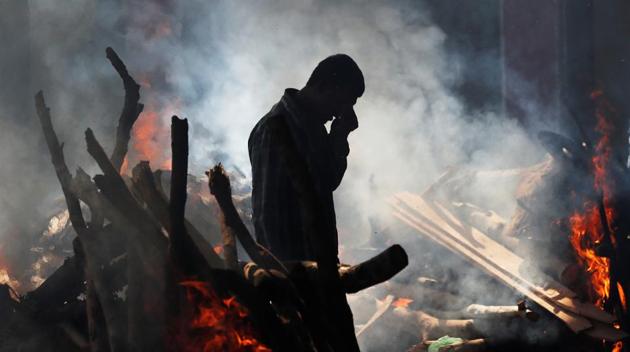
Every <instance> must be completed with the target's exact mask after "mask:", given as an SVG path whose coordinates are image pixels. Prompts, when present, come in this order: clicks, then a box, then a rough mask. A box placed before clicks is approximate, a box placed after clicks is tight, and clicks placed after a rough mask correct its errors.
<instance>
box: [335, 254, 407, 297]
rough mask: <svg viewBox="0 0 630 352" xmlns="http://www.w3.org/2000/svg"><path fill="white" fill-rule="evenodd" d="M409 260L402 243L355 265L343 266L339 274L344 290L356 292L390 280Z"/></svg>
mask: <svg viewBox="0 0 630 352" xmlns="http://www.w3.org/2000/svg"><path fill="white" fill-rule="evenodd" d="M408 263H409V260H408V258H407V253H406V252H405V250H404V249H403V248H402V247H401V246H400V245H397V244H395V245H393V246H391V247H389V248H387V249H386V250H385V251H383V252H382V253H380V254H379V255H377V256H375V257H373V258H371V259H369V260H367V261H365V262H363V263H360V264H357V265H354V266H350V267H348V266H341V267H340V269H339V275H340V278H341V283H342V285H343V288H344V291H345V292H346V293H356V292H359V291H361V290H363V289H366V288H368V287H371V286H374V285H377V284H380V283H381V282H384V281H386V280H389V279H390V278H392V277H393V276H394V275H396V274H398V273H399V272H400V271H401V270H403V269H404V268H405V267H406V266H407V264H408Z"/></svg>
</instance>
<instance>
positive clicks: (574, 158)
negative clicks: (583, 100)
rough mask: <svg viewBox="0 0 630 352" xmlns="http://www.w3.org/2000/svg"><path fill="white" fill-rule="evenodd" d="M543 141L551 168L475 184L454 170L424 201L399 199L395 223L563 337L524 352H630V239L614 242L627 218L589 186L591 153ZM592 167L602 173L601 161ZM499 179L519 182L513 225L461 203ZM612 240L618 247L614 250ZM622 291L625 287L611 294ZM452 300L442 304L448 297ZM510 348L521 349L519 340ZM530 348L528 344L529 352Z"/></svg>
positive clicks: (546, 135)
mask: <svg viewBox="0 0 630 352" xmlns="http://www.w3.org/2000/svg"><path fill="white" fill-rule="evenodd" d="M539 137H540V139H541V141H542V142H543V144H546V147H547V150H548V151H549V152H550V154H551V156H549V157H548V158H547V160H545V161H544V162H542V163H540V164H538V165H535V166H533V167H530V168H527V169H521V170H503V171H500V172H479V173H478V174H476V175H475V173H474V172H459V171H456V170H455V171H454V170H449V171H448V172H447V173H445V174H444V175H443V176H442V177H441V178H440V179H439V180H438V181H437V182H436V183H435V184H434V185H433V186H431V187H430V188H429V189H428V190H427V191H426V192H425V193H424V194H422V195H418V194H411V193H399V194H396V195H394V196H393V197H392V198H390V199H389V203H390V206H391V209H392V211H393V216H394V218H395V219H397V220H396V223H397V224H398V225H400V226H402V227H403V228H406V229H407V230H408V231H410V232H411V233H412V235H415V236H420V237H422V238H424V239H426V240H428V241H429V242H430V243H429V244H428V245H429V246H433V247H436V246H437V247H439V248H440V249H442V250H445V251H447V252H449V253H450V254H451V255H455V256H458V257H460V258H462V259H463V260H465V261H466V262H467V263H468V264H469V265H471V266H474V267H476V268H478V269H480V270H481V271H483V272H485V273H486V274H487V275H489V276H490V277H492V278H494V279H495V281H496V282H498V283H500V284H501V285H502V286H504V287H507V288H509V289H511V290H512V291H514V292H517V293H518V294H519V295H521V297H523V298H524V301H522V302H521V303H520V304H519V305H520V307H521V308H523V306H522V303H524V302H526V308H527V310H526V309H520V311H521V314H523V313H524V312H525V311H528V312H529V309H531V312H532V313H534V314H535V315H536V316H538V318H541V319H542V320H546V321H547V322H546V323H544V324H543V326H547V327H551V326H554V325H555V326H556V327H557V328H560V330H558V331H560V334H559V335H558V336H555V337H554V338H552V339H547V341H542V342H543V344H542V345H538V346H536V347H535V348H534V347H533V346H531V345H530V346H529V349H528V348H525V350H531V349H535V350H556V351H557V350H567V351H615V352H618V351H622V350H623V349H624V348H625V346H624V345H625V344H624V343H623V342H622V341H623V340H625V339H627V337H628V334H627V333H626V332H625V331H624V330H625V328H624V326H625V325H623V324H624V322H625V320H626V319H627V310H626V309H627V307H626V303H625V294H624V289H623V288H624V285H623V282H624V280H625V278H624V277H623V276H621V273H622V272H623V271H621V270H620V269H619V268H616V270H617V271H616V272H615V267H614V265H615V261H614V260H615V258H616V256H618V255H621V253H623V252H622V250H623V247H622V246H623V245H624V243H623V242H624V240H625V239H624V238H623V237H616V238H617V239H615V237H613V236H614V235H613V234H611V233H612V232H614V230H618V229H619V227H618V226H620V225H619V224H623V220H615V218H616V217H618V215H617V214H616V213H615V211H613V210H614V209H613V208H614V205H613V204H615V203H613V201H611V197H610V195H606V196H605V197H602V193H599V194H598V192H597V191H598V188H599V192H601V189H602V188H603V189H604V190H605V191H608V192H610V189H609V188H606V187H593V186H592V185H590V186H589V181H588V180H589V179H590V180H592V179H593V176H592V175H590V172H591V169H589V168H588V165H589V164H590V163H591V161H590V160H588V158H591V155H590V154H586V158H585V157H584V156H580V154H579V153H580V152H583V150H580V149H582V148H585V147H584V146H577V145H579V143H575V142H572V141H570V140H569V139H568V138H566V137H562V136H559V135H557V134H553V133H550V132H543V133H541V135H540V136H539ZM602 140H604V141H607V139H606V138H602ZM598 145H601V141H600V143H598ZM576 146H577V147H576ZM585 159H586V160H585ZM592 160H593V163H595V162H596V160H598V158H597V155H596V157H593V158H592ZM598 170H599V169H598V168H595V171H596V172H597V171H598ZM497 176H499V177H502V178H513V179H518V187H517V188H516V202H517V205H518V206H517V208H516V211H515V212H514V213H513V215H512V218H511V219H504V218H502V217H501V216H499V215H497V214H496V213H495V212H493V211H490V210H487V209H484V208H483V207H479V206H476V205H473V204H471V203H467V202H466V201H465V200H464V201H463V202H462V201H461V200H460V199H457V198H458V196H462V194H463V193H465V192H463V191H462V189H464V188H466V187H470V184H471V183H472V180H473V179H474V178H476V177H479V178H484V177H487V178H493V182H496V177H497ZM589 177H590V178H589ZM585 179H586V181H585ZM595 179H596V180H597V179H598V177H595ZM601 180H602V177H601V175H600V177H599V182H602V181H601ZM590 182H593V181H590ZM596 182H597V181H596ZM608 182H611V181H610V180H608ZM593 188H594V190H593ZM575 190H577V191H575ZM585 199H586V200H585ZM598 199H599V205H598ZM603 199H605V201H604V200H603ZM615 201H616V202H619V200H618V199H616V200H615ZM616 204H619V203H616ZM583 209H587V211H586V215H585V216H584V215H582V214H581V213H580V211H583ZM600 209H601V211H600ZM600 219H604V220H603V221H602V220H600ZM602 223H604V224H608V226H602ZM602 229H604V230H602ZM397 230H398V231H400V229H397ZM607 231H608V233H606V232H607ZM589 232H590V233H589ZM597 235H599V237H598V240H597V241H593V242H590V241H592V237H590V236H593V237H594V236H597ZM606 236H609V237H613V241H615V242H616V243H615V244H614V245H611V243H610V242H608V243H606ZM620 242H621V243H620ZM612 247H614V250H613V249H612ZM617 265H618V264H617ZM615 274H616V275H615ZM615 281H616V282H617V285H616V287H615V286H613V285H612V284H610V283H611V282H615ZM443 288H444V287H442V289H443ZM444 293H446V292H443V293H441V294H440V295H441V296H442V297H447V296H445V295H444ZM409 294H410V293H407V295H408V297H409ZM489 295H493V294H491V293H490V292H489ZM458 299H460V300H461V299H462V297H461V296H460V297H458ZM431 304H432V303H431ZM453 306H457V303H455V302H454V303H453ZM460 306H461V305H460ZM470 309H471V306H469V307H468V308H466V309H465V312H461V311H460V312H458V313H457V314H455V315H453V314H451V313H450V312H449V313H445V312H436V316H438V317H442V318H449V317H457V318H462V317H465V316H466V313H467V312H469V310H470ZM493 309H494V308H493ZM536 325H539V326H540V323H535V324H529V325H528V326H523V327H522V328H523V329H522V330H520V331H519V332H518V333H523V331H532V330H531V329H532V328H533V329H535V326H536ZM495 331H496V330H495ZM486 333H487V331H486ZM525 334H527V333H525ZM438 335H439V334H438ZM479 335H483V332H482V331H477V334H476V335H474V337H479ZM548 335H549V334H548ZM451 336H460V337H463V338H464V339H462V340H461V341H459V342H456V343H454V344H453V345H452V347H451V348H453V349H454V350H458V349H459V348H461V349H462V350H486V349H488V348H489V347H492V345H493V344H496V342H497V341H496V337H495V336H492V335H486V336H485V337H488V338H485V337H484V339H483V340H479V339H475V338H474V337H473V338H469V337H470V334H469V333H468V334H467V333H466V332H463V333H460V335H456V334H451ZM511 339H512V341H514V340H519V338H518V337H517V336H512V337H511ZM425 340H426V339H425ZM429 340H430V339H429ZM493 340H494V341H493ZM527 340H529V342H528V341H527ZM554 341H555V342H554ZM483 342H485V344H486V345H485V346H484V345H483ZM530 342H531V339H527V338H526V339H525V341H524V345H528V344H529V343H530ZM423 348H425V349H426V346H422V345H418V346H417V348H416V349H414V350H423ZM444 348H447V347H444ZM520 348H523V344H521V345H520ZM490 349H492V348H490ZM517 349H518V346H513V347H512V348H511V349H510V350H517Z"/></svg>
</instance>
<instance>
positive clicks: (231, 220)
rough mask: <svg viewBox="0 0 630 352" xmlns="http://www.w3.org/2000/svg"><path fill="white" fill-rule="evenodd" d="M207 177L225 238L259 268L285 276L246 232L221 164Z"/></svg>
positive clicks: (265, 249)
mask: <svg viewBox="0 0 630 352" xmlns="http://www.w3.org/2000/svg"><path fill="white" fill-rule="evenodd" d="M206 175H208V187H209V188H210V193H211V194H212V195H214V197H215V199H216V200H217V204H219V209H220V210H221V215H220V219H219V220H220V222H221V230H222V231H223V232H227V233H229V234H228V235H226V236H229V237H231V236H234V237H236V238H238V241H239V242H240V243H241V245H243V248H244V249H245V252H247V255H249V257H250V258H251V259H252V260H253V261H254V262H255V263H256V264H257V265H259V266H261V267H263V268H266V269H273V270H278V271H279V272H282V273H284V274H285V275H286V274H287V269H286V268H285V266H284V264H282V262H281V261H280V260H278V259H277V258H276V257H275V256H274V255H273V254H272V253H271V252H270V251H269V250H268V249H267V248H265V247H264V246H262V245H260V244H259V243H258V242H256V240H254V238H253V237H252V235H251V234H250V233H249V230H247V227H246V226H245V224H244V223H243V220H242V219H241V217H240V216H239V214H238V211H237V210H236V207H235V206H234V202H233V201H232V189H231V186H230V180H229V178H228V177H227V175H226V174H225V170H224V169H223V166H222V165H221V164H218V165H215V166H214V167H213V168H212V169H211V170H210V171H208V172H206Z"/></svg>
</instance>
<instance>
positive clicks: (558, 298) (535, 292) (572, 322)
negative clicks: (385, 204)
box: [391, 194, 625, 338]
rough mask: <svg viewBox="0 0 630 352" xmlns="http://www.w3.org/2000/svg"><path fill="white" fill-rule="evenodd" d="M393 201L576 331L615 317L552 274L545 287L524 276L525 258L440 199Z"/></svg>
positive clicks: (423, 228) (398, 211) (400, 213)
mask: <svg viewBox="0 0 630 352" xmlns="http://www.w3.org/2000/svg"><path fill="white" fill-rule="evenodd" d="M391 204H392V206H393V207H394V209H395V215H396V216H397V217H398V218H399V219H401V220H402V221H403V222H404V223H406V224H407V225H409V226H411V227H412V228H414V229H416V230H418V231H419V233H421V234H423V235H426V236H429V237H430V238H431V239H433V240H434V241H436V242H438V243H439V244H441V245H443V246H445V247H447V248H449V249H450V250H453V251H456V252H457V253H461V254H462V255H464V256H465V257H466V258H468V259H469V260H470V261H471V263H473V264H475V265H479V266H480V267H481V268H482V269H484V270H486V271H487V272H488V273H490V274H491V275H493V276H495V277H497V278H498V279H500V280H501V281H503V282H504V283H506V284H507V285H509V286H511V287H513V288H514V289H516V290H518V291H519V292H521V293H523V294H525V295H526V296H527V297H528V298H529V299H531V300H532V301H533V302H535V303H537V304H538V305H540V306H541V307H543V308H545V309H547V310H548V311H549V312H551V313H553V314H554V315H556V316H557V317H558V318H559V319H561V320H562V321H564V322H565V323H566V324H567V326H569V327H570V328H571V329H572V330H573V331H574V332H576V333H577V332H587V331H588V329H589V328H591V327H592V326H593V324H592V319H594V320H595V321H601V322H605V323H608V324H610V323H612V322H613V321H614V317H612V316H610V315H608V314H606V313H604V312H603V311H601V310H599V309H597V308H595V307H593V306H590V305H588V304H584V303H582V302H580V301H578V300H576V299H575V297H576V295H575V293H573V292H572V291H570V290H569V289H567V288H565V287H563V286H562V285H560V284H559V283H556V282H555V281H554V280H552V279H550V278H546V279H545V280H544V281H545V285H546V286H545V287H542V286H539V285H538V284H536V283H534V282H532V281H530V279H527V278H525V277H523V276H522V275H521V274H520V272H519V267H520V265H521V264H522V262H523V260H522V258H520V257H518V256H516V255H515V254H514V253H512V252H510V251H509V250H508V249H506V248H505V247H503V246H501V245H499V244H498V243H496V242H494V241H493V240H492V239H490V238H489V237H487V236H485V235H484V234H482V233H481V232H480V231H478V230H477V229H475V228H473V227H468V226H465V225H464V224H462V223H460V222H459V220H457V219H456V218H455V217H454V216H453V215H452V214H451V213H450V212H449V211H448V210H447V209H446V208H445V207H443V206H441V205H440V204H439V203H436V202H428V201H426V200H424V199H422V198H421V197H419V196H414V195H411V194H400V195H398V196H397V197H396V198H395V199H394V200H392V203H391ZM587 318H588V319H587ZM589 319H590V320H589ZM603 331H604V330H601V329H599V330H598V332H603ZM615 331H617V330H616V329H614V328H612V326H611V327H609V328H608V332H607V333H605V334H604V335H605V336H606V337H608V338H610V337H611V336H616V337H617V338H622V337H624V336H625V335H623V334H617V333H615ZM591 332H592V330H591Z"/></svg>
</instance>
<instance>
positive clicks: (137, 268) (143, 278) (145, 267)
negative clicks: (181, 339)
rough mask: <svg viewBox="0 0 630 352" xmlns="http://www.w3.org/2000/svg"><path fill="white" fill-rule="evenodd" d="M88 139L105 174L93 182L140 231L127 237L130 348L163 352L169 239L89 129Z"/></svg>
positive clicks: (168, 285) (86, 134)
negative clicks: (161, 350)
mask: <svg viewBox="0 0 630 352" xmlns="http://www.w3.org/2000/svg"><path fill="white" fill-rule="evenodd" d="M85 137H86V142H87V149H88V153H89V154H90V155H91V156H92V157H93V158H94V160H96V162H97V164H98V165H99V167H100V168H101V170H102V171H103V173H104V175H97V176H95V177H94V183H96V185H97V187H98V188H99V190H100V191H101V193H102V194H103V195H104V196H105V198H107V200H108V201H110V202H111V203H112V204H113V205H114V206H115V207H116V208H117V209H120V213H121V214H122V217H125V218H127V219H128V220H127V221H126V222H127V224H128V225H127V226H128V227H130V228H134V227H136V228H137V229H138V231H135V234H136V235H133V236H127V239H128V241H129V245H128V247H127V255H128V259H127V260H128V271H127V274H128V280H129V288H128V304H127V306H128V345H129V346H131V348H132V349H141V350H146V349H156V350H160V349H162V348H163V347H164V346H163V343H162V341H161V339H162V336H165V331H166V321H165V311H164V310H163V309H165V307H167V305H166V302H165V301H164V300H166V297H165V292H166V291H167V287H172V286H173V285H174V283H172V282H170V281H169V280H168V278H167V267H166V263H167V257H166V255H167V254H166V246H167V241H166V238H165V237H164V236H163V235H162V233H161V230H160V226H159V225H158V224H156V223H155V222H154V221H153V220H152V219H151V217H150V216H149V215H148V214H147V213H146V212H145V211H144V210H143V209H142V208H140V206H139V204H138V203H137V202H136V201H135V199H134V198H133V196H132V194H131V192H129V190H128V188H127V186H126V184H125V182H124V181H123V179H122V177H121V176H120V174H119V173H118V171H117V170H116V169H115V168H114V166H113V165H112V164H111V162H110V160H109V158H108V157H107V155H106V154H105V152H104V150H103V148H102V147H101V145H100V144H99V143H98V141H97V140H96V138H95V137H94V134H93V133H92V131H91V130H90V129H88V130H87V131H86V133H85ZM123 228H124V227H123ZM147 302H151V304H147ZM156 307H157V308H156Z"/></svg>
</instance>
